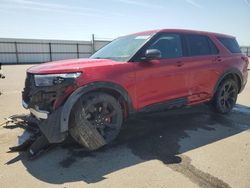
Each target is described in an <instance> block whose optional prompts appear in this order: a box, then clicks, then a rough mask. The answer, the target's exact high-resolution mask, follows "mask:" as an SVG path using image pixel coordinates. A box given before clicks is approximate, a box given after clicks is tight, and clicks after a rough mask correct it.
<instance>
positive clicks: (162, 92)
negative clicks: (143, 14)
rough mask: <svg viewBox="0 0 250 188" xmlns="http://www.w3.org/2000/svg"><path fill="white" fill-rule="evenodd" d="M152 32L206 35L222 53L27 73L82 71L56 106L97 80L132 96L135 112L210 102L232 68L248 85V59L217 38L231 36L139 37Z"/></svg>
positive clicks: (81, 63)
mask: <svg viewBox="0 0 250 188" xmlns="http://www.w3.org/2000/svg"><path fill="white" fill-rule="evenodd" d="M153 33H184V34H185V33H188V34H201V35H205V36H208V37H209V38H210V39H211V40H212V42H213V43H214V44H215V45H216V47H217V49H218V50H219V53H218V54H215V55H202V56H195V57H192V56H186V57H181V58H171V59H158V60H151V61H150V62H148V63H145V62H142V61H138V62H130V61H128V62H117V61H113V60H110V59H71V60H63V61H58V62H49V63H45V64H41V65H38V66H34V67H31V68H30V69H29V70H28V72H29V73H32V74H55V73H70V72H82V74H81V76H80V77H79V78H77V80H76V83H77V87H71V88H69V89H67V91H66V93H65V96H62V97H61V98H59V99H57V101H55V104H54V106H55V107H57V106H60V105H61V104H62V103H63V101H64V100H65V99H66V98H67V96H69V95H70V94H71V93H72V92H73V91H74V90H76V89H77V88H78V87H82V86H85V85H87V84H90V83H94V82H96V81H102V82H110V83H115V84H118V85H120V86H121V87H122V88H123V89H124V90H126V91H127V93H128V95H129V96H130V98H131V101H132V106H133V108H134V110H135V111H139V110H140V109H142V108H144V107H145V106H148V105H152V104H156V103H161V102H164V101H170V100H173V99H178V98H181V97H186V98H187V99H188V105H192V104H197V103H201V102H205V101H209V100H210V99H211V98H212V96H213V94H214V89H215V86H216V84H217V83H218V82H219V80H220V78H221V76H222V75H223V73H224V72H226V71H229V70H231V69H232V68H233V69H236V70H238V71H239V72H240V74H241V75H242V83H241V85H242V86H244V85H245V84H246V81H247V74H248V73H247V66H248V59H247V58H246V57H245V56H244V55H243V54H241V53H234V54H233V53H231V52H230V51H229V50H228V49H227V48H225V46H223V44H222V43H221V42H220V41H219V40H218V39H217V37H218V36H225V37H230V38H231V36H228V35H222V34H216V33H208V32H200V31H188V30H176V29H164V30H154V31H146V32H141V33H137V34H142V35H144V34H153Z"/></svg>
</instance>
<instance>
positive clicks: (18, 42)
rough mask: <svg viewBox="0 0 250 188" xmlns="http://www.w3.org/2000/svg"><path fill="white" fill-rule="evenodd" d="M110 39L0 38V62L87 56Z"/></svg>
mask: <svg viewBox="0 0 250 188" xmlns="http://www.w3.org/2000/svg"><path fill="white" fill-rule="evenodd" d="M110 41H111V40H95V38H94V35H93V36H92V40H91V41H66V40H37V39H4V38H2V39H1V38H0V63H2V64H28V63H43V62H48V61H56V60H63V59H74V58H87V57H89V56H91V55H92V54H93V53H94V52H96V51H97V50H98V49H100V48H102V47H103V46H105V45H106V44H108V43H109V42H110Z"/></svg>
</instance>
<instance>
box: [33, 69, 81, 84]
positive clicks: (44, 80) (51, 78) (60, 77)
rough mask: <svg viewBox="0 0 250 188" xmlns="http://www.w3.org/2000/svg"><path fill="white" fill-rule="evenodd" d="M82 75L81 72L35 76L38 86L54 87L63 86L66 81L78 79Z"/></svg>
mask: <svg viewBox="0 0 250 188" xmlns="http://www.w3.org/2000/svg"><path fill="white" fill-rule="evenodd" d="M80 75H81V73H80V72H75V73H63V74H44V75H35V76H34V78H35V85H36V86H53V85H57V84H61V83H62V82H63V81H64V80H66V79H76V78H78V77H79V76H80Z"/></svg>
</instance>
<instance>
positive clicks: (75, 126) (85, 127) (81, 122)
mask: <svg viewBox="0 0 250 188" xmlns="http://www.w3.org/2000/svg"><path fill="white" fill-rule="evenodd" d="M102 101H105V102H108V103H109V104H110V105H111V106H112V107H113V108H114V111H115V112H116V126H117V130H116V131H115V132H114V133H112V134H110V135H107V137H105V136H103V135H102V134H101V133H100V131H99V130H98V129H97V128H96V127H95V126H93V124H92V123H91V122H90V121H89V120H88V119H86V114H87V110H88V107H89V106H91V105H93V104H96V103H98V102H102ZM122 121H123V115H122V109H121V105H120V104H119V102H118V101H117V100H116V99H115V98H114V97H112V96H110V95H108V94H106V93H101V92H93V93H89V94H86V95H83V96H82V97H81V98H80V99H79V100H78V101H77V102H76V104H75V105H74V107H73V109H72V111H71V116H70V129H69V132H70V135H71V136H72V137H73V139H74V140H75V141H76V142H78V143H79V144H80V145H82V146H84V147H86V148H87V149H88V150H96V149H98V148H100V147H102V146H104V145H106V144H108V143H110V142H112V141H113V140H114V139H115V138H116V137H117V135H118V134H119V132H120V129H121V125H122Z"/></svg>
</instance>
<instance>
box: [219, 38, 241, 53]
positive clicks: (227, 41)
mask: <svg viewBox="0 0 250 188" xmlns="http://www.w3.org/2000/svg"><path fill="white" fill-rule="evenodd" d="M218 40H219V41H220V42H221V43H222V44H223V46H225V47H226V48H227V49H228V50H229V51H230V52H231V53H241V50H240V46H239V44H238V42H237V41H236V39H235V38H229V37H218Z"/></svg>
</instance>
